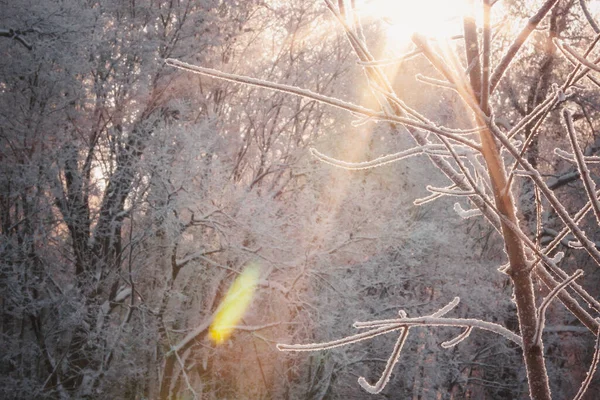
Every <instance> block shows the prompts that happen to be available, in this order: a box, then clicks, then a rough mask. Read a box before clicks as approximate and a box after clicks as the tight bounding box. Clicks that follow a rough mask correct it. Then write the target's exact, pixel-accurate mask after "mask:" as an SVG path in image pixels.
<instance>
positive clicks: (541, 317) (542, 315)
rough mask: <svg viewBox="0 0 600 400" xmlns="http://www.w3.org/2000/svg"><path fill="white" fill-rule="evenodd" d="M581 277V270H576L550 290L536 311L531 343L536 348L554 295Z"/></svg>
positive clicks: (539, 342)
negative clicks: (535, 323)
mask: <svg viewBox="0 0 600 400" xmlns="http://www.w3.org/2000/svg"><path fill="white" fill-rule="evenodd" d="M581 275H583V270H581V269H578V270H577V271H575V273H574V274H573V275H571V276H570V277H569V278H568V279H566V280H565V281H563V282H562V283H561V284H560V285H558V286H557V287H555V288H554V289H552V291H551V292H550V293H549V294H548V296H546V298H545V299H544V301H543V302H542V304H541V305H540V308H539V309H538V322H537V325H536V327H535V334H534V335H533V343H535V344H536V345H538V346H539V345H541V343H542V332H543V331H544V325H545V324H546V309H547V308H548V306H549V305H550V303H551V302H552V300H554V298H555V297H556V295H558V293H559V292H560V291H561V290H563V289H564V288H565V287H566V286H567V285H569V284H570V283H571V282H573V281H574V280H575V279H577V278H579V277H580V276H581Z"/></svg>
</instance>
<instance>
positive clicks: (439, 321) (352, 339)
mask: <svg viewBox="0 0 600 400" xmlns="http://www.w3.org/2000/svg"><path fill="white" fill-rule="evenodd" d="M459 302H460V298H459V297H455V298H454V299H453V300H452V301H451V302H450V303H448V304H447V305H445V306H444V307H442V308H440V309H439V310H437V311H436V312H434V313H432V314H431V315H428V316H425V317H416V318H408V316H407V315H406V312H404V311H403V310H400V311H399V312H398V316H399V317H400V318H393V319H384V320H375V321H367V322H359V321H357V322H355V323H354V324H353V326H354V328H356V329H368V330H367V331H365V332H362V333H358V334H355V335H351V336H347V337H345V338H342V339H337V340H333V341H330V342H323V343H310V344H282V343H279V344H277V349H279V350H280V351H320V350H327V349H332V348H335V347H340V346H345V345H348V344H352V343H357V342H361V341H363V340H367V339H372V338H374V337H376V336H379V335H383V334H386V333H390V332H394V331H400V336H399V337H398V340H397V341H396V344H395V345H394V349H393V351H392V354H391V355H390V357H389V358H388V360H387V364H386V367H385V369H384V371H383V373H382V375H381V377H380V378H379V380H378V381H377V383H375V385H370V384H369V383H368V382H367V381H366V379H365V378H364V377H360V378H359V379H358V383H359V384H360V386H361V387H362V388H363V389H365V390H366V391H367V392H369V393H373V394H375V393H379V392H380V391H381V390H383V389H384V387H385V385H386V384H387V383H388V381H389V378H390V376H391V372H392V369H393V368H394V366H395V365H396V363H397V362H398V358H399V357H400V353H401V351H402V347H403V346H404V343H405V342H406V339H407V338H408V334H409V331H410V329H411V328H412V327H415V326H425V327H430V326H448V327H459V328H465V330H464V331H463V332H462V333H461V334H460V335H458V336H456V337H455V338H454V339H451V340H449V341H446V342H443V343H442V347H444V348H449V347H453V346H456V345H457V344H458V343H460V342H462V341H463V340H464V339H466V338H467V337H468V336H469V335H470V333H471V331H472V330H473V328H478V329H483V330H487V331H490V332H494V333H497V334H499V335H501V336H504V337H505V338H507V339H508V340H511V341H513V342H514V343H516V344H517V345H519V346H520V347H523V340H522V338H521V337H520V336H519V335H517V334H516V333H514V332H512V331H510V330H508V329H507V328H505V327H503V326H502V325H499V324H496V323H493V322H486V321H482V320H478V319H473V318H445V317H443V316H444V315H445V314H447V313H448V312H450V311H451V310H452V309H454V308H455V307H456V306H457V305H458V303H459Z"/></svg>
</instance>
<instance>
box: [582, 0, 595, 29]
mask: <svg viewBox="0 0 600 400" xmlns="http://www.w3.org/2000/svg"><path fill="white" fill-rule="evenodd" d="M579 5H581V10H583V15H585V18H586V19H587V21H588V23H589V24H590V26H591V27H592V29H593V30H594V32H596V33H600V27H598V24H597V23H596V21H594V17H593V16H592V14H591V13H590V10H589V9H588V7H587V4H585V0H579Z"/></svg>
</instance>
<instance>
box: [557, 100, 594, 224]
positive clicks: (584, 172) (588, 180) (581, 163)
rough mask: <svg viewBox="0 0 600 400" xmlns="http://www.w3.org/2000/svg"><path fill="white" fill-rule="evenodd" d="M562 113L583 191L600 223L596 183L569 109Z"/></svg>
mask: <svg viewBox="0 0 600 400" xmlns="http://www.w3.org/2000/svg"><path fill="white" fill-rule="evenodd" d="M562 115H563V119H564V121H565V126H566V128H567V133H568V134H569V140H570V142H571V147H572V148H573V154H574V155H575V159H576V161H577V168H578V169H579V176H580V177H581V181H582V182H583V186H584V188H585V192H586V193H587V195H588V199H589V200H590V202H591V204H592V209H593V210H594V215H595V216H596V221H597V222H598V223H599V224H600V202H598V198H597V197H596V184H595V183H594V181H593V180H592V177H591V174H590V170H589V169H588V167H587V164H586V163H585V160H584V157H583V152H582V151H581V146H579V141H578V140H577V134H576V133H575V128H574V127H573V117H572V116H571V113H570V112H569V110H567V109H566V108H565V109H564V110H563V113H562Z"/></svg>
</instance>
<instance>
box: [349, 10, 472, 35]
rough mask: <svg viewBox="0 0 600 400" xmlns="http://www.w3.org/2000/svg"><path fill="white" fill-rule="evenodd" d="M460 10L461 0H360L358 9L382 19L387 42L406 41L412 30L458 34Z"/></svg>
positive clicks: (423, 32)
mask: <svg viewBox="0 0 600 400" xmlns="http://www.w3.org/2000/svg"><path fill="white" fill-rule="evenodd" d="M464 10H465V0H417V1H414V0H364V1H363V2H362V4H361V5H360V11H359V12H360V13H361V15H362V16H364V17H365V18H374V19H382V20H384V21H385V22H386V23H387V24H388V29H387V36H388V41H389V42H407V41H409V40H410V36H411V35H412V34H413V33H414V32H419V33H422V34H424V35H426V36H430V37H435V38H449V37H451V36H453V35H457V34H460V33H461V32H462V23H461V20H460V17H461V16H462V15H463V13H464Z"/></svg>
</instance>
